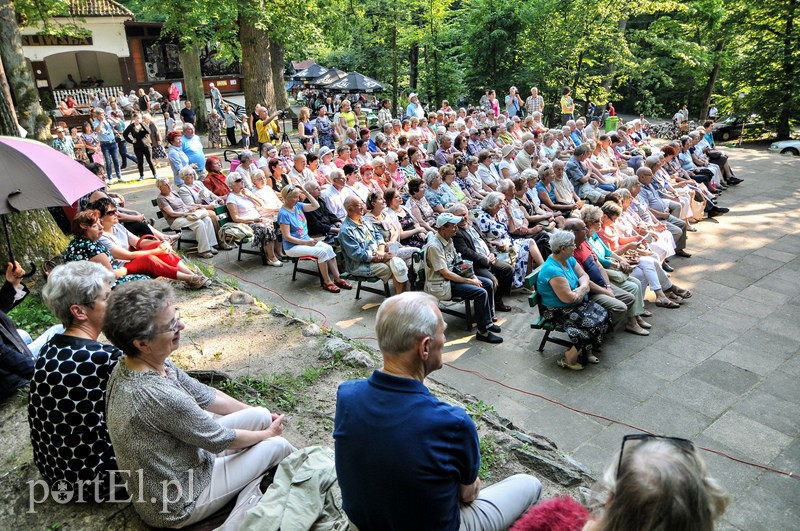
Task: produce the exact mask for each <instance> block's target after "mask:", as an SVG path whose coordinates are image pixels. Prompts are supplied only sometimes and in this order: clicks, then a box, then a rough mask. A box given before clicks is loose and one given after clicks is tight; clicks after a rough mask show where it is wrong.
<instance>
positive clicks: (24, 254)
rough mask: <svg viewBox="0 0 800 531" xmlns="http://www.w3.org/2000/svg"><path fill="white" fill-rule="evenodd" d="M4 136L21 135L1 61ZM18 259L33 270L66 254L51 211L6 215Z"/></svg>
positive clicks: (0, 244) (4, 249) (0, 237)
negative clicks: (32, 266)
mask: <svg viewBox="0 0 800 531" xmlns="http://www.w3.org/2000/svg"><path fill="white" fill-rule="evenodd" d="M0 85H2V93H1V94H0V135H4V136H19V129H18V127H17V121H16V119H15V118H14V105H13V102H12V101H11V92H10V91H9V90H8V84H7V81H6V76H5V72H4V69H3V64H2V62H0ZM3 217H4V218H5V219H6V222H7V223H8V234H9V239H10V240H11V250H13V251H14V259H15V260H16V261H17V262H19V263H20V264H21V265H22V267H24V268H25V269H27V270H28V271H30V266H29V265H27V264H31V263H37V262H38V263H41V262H43V261H44V260H47V259H49V258H52V257H53V256H55V255H57V254H60V253H61V252H63V251H64V249H65V248H66V247H67V244H68V243H69V240H68V239H67V238H66V237H65V236H64V235H63V234H62V233H61V231H60V230H59V229H58V226H57V225H56V224H55V222H54V221H53V218H52V216H50V213H49V212H48V211H47V210H28V211H25V212H20V213H18V214H4V215H3ZM0 257H1V258H0V260H1V262H0V263H3V264H5V263H6V262H7V261H8V259H9V258H10V254H9V249H8V245H7V244H6V238H5V234H4V233H3V232H2V228H0Z"/></svg>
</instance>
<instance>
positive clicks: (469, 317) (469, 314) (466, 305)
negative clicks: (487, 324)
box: [464, 300, 472, 332]
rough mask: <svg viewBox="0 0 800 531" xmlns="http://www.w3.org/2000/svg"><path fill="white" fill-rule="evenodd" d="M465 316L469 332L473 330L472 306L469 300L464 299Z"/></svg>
mask: <svg viewBox="0 0 800 531" xmlns="http://www.w3.org/2000/svg"><path fill="white" fill-rule="evenodd" d="M464 318H465V319H466V320H467V332H472V306H471V305H470V301H469V300H465V301H464Z"/></svg>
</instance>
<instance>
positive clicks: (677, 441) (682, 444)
mask: <svg viewBox="0 0 800 531" xmlns="http://www.w3.org/2000/svg"><path fill="white" fill-rule="evenodd" d="M650 439H661V440H663V441H667V442H669V443H672V444H673V445H674V446H676V447H678V448H680V449H681V450H683V451H684V452H686V453H687V454H692V453H694V443H692V441H690V440H689V439H681V438H680V437H667V436H665V435H651V434H649V433H632V434H630V435H626V436H625V437H623V438H622V446H620V449H619V462H618V463H617V479H619V476H620V469H621V467H622V456H624V455H625V443H627V442H628V441H649V440H650Z"/></svg>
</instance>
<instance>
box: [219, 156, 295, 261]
mask: <svg viewBox="0 0 800 531" xmlns="http://www.w3.org/2000/svg"><path fill="white" fill-rule="evenodd" d="M225 182H226V183H227V184H228V186H229V187H230V189H231V193H229V194H228V199H227V200H226V201H227V202H226V205H227V207H228V213H229V214H230V216H231V220H233V221H234V222H235V223H244V224H246V225H249V226H250V228H251V229H253V234H254V236H253V242H252V245H253V248H254V249H264V252H265V253H266V255H267V264H268V265H271V266H273V267H281V266H283V262H281V261H280V260H279V257H280V256H282V255H283V252H282V249H281V242H279V241H278V237H277V235H276V234H275V228H274V223H275V218H274V214H272V215H271V214H270V213H269V211H268V210H267V209H266V207H265V206H264V203H262V201H261V200H260V199H259V198H258V196H256V195H255V194H253V192H251V191H250V190H248V189H247V188H246V187H245V183H244V178H243V177H242V176H241V175H239V173H238V172H235V171H234V172H231V173H229V174H228V177H226V179H225Z"/></svg>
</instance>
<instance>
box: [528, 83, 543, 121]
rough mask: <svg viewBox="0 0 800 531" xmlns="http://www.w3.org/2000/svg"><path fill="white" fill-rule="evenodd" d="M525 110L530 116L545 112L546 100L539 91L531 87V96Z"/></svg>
mask: <svg viewBox="0 0 800 531" xmlns="http://www.w3.org/2000/svg"><path fill="white" fill-rule="evenodd" d="M525 110H526V111H528V114H529V115H532V114H533V113H535V112H542V111H543V110H544V98H543V97H542V96H541V95H540V94H539V89H538V88H536V87H531V95H530V96H528V99H526V100H525Z"/></svg>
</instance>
